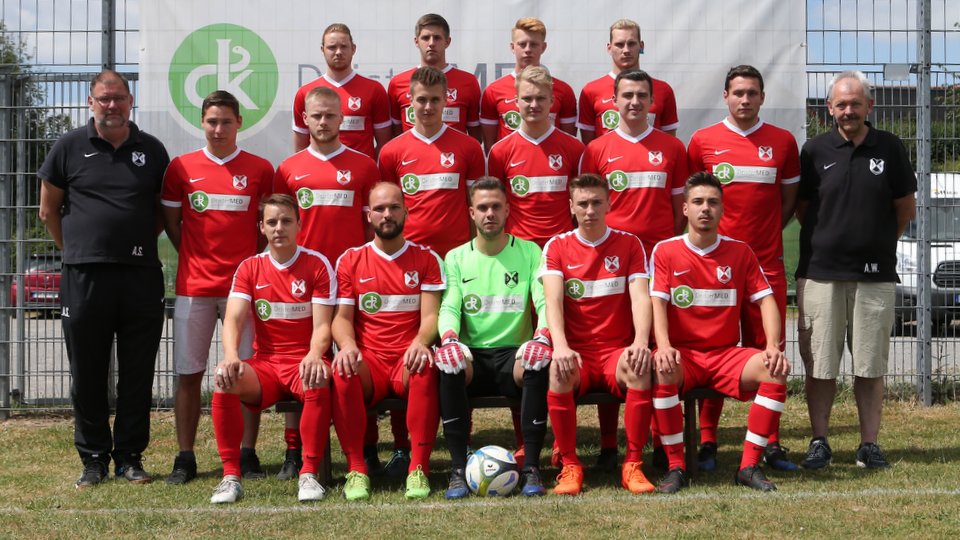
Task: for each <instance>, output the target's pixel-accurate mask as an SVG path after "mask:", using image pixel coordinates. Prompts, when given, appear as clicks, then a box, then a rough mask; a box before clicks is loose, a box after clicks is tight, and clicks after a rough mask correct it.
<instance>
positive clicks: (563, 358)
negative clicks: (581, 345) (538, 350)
mask: <svg viewBox="0 0 960 540" xmlns="http://www.w3.org/2000/svg"><path fill="white" fill-rule="evenodd" d="M553 362H554V364H555V365H556V369H557V374H558V375H559V376H560V380H562V381H565V380H567V379H569V378H570V377H571V376H572V375H573V373H574V371H575V370H576V369H577V368H579V367H580V366H582V365H583V360H582V359H581V358H580V353H578V352H577V351H574V350H572V349H570V348H569V347H563V348H561V347H557V348H554V349H553Z"/></svg>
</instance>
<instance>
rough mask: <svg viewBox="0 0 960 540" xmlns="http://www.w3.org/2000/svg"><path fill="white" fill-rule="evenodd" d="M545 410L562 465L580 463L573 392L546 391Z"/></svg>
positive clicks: (575, 405)
mask: <svg viewBox="0 0 960 540" xmlns="http://www.w3.org/2000/svg"><path fill="white" fill-rule="evenodd" d="M547 411H548V412H549V413H550V424H551V425H552V426H553V440H554V445H555V446H556V447H557V449H558V450H560V455H561V456H562V457H563V464H564V465H580V458H579V457H577V404H576V403H574V401H573V392H564V393H562V394H561V393H559V392H553V391H548V392H547Z"/></svg>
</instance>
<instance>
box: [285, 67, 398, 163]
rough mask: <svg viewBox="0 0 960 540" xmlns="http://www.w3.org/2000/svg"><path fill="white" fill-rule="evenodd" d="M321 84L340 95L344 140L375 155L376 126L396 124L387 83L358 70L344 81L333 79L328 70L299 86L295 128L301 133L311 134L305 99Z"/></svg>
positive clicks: (295, 98) (354, 147)
mask: <svg viewBox="0 0 960 540" xmlns="http://www.w3.org/2000/svg"><path fill="white" fill-rule="evenodd" d="M318 86H323V87H326V88H330V89H332V90H334V91H335V92H336V93H337V95H338V96H340V110H341V112H343V122H341V124H340V141H341V142H342V143H343V144H345V145H347V146H349V147H350V148H353V149H354V150H356V151H357V152H363V153H364V154H366V155H368V156H370V157H373V155H374V153H373V130H375V129H380V128H385V127H390V126H391V125H392V122H391V121H390V102H389V101H388V100H387V91H386V90H384V89H383V85H382V84H380V83H378V82H377V81H374V80H371V79H368V78H366V77H364V76H362V75H360V74H359V73H357V72H356V71H354V72H353V73H351V74H350V75H348V76H347V78H346V79H344V80H342V81H340V82H336V81H334V80H333V79H330V78H329V77H327V75H326V74H324V75H322V76H320V77H318V78H316V79H314V80H313V81H310V82H308V83H307V84H305V85H303V86H301V87H300V89H299V90H297V95H296V96H295V97H294V98H293V130H294V131H296V132H297V133H302V134H304V135H309V134H310V130H308V129H307V125H306V124H305V123H304V121H303V111H304V100H306V98H307V94H309V93H310V91H311V90H313V89H314V88H316V87H318Z"/></svg>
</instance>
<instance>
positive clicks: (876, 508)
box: [0, 396, 960, 539]
mask: <svg viewBox="0 0 960 540" xmlns="http://www.w3.org/2000/svg"><path fill="white" fill-rule="evenodd" d="M745 414H746V406H745V405H740V404H732V403H729V402H728V406H727V409H726V410H725V411H724V417H723V419H722V422H721V430H720V438H721V450H720V464H721V466H720V469H719V470H718V471H717V472H714V473H710V474H703V475H700V476H699V477H698V478H696V479H695V480H694V483H693V484H692V485H691V487H689V488H688V489H686V490H684V491H682V492H681V493H680V494H679V495H674V496H658V495H649V496H632V495H630V494H629V493H626V492H625V491H624V490H622V489H620V488H619V485H618V484H619V482H618V480H619V479H618V478H616V477H612V476H609V475H606V474H602V473H595V472H588V475H587V479H586V490H585V492H584V494H583V495H581V496H579V497H573V498H561V497H557V496H553V495H548V496H546V497H543V498H540V499H536V500H525V499H522V498H520V497H511V498H507V499H479V498H470V499H467V500H466V501H459V502H448V501H445V500H443V497H442V491H443V489H444V487H445V484H446V473H447V469H448V467H449V461H448V459H447V454H446V451H445V449H444V447H443V444H442V439H441V440H440V441H439V442H438V450H437V451H436V452H435V454H434V457H435V459H434V460H433V461H432V464H433V468H434V470H433V473H432V475H431V484H432V486H433V489H434V493H433V494H432V495H431V496H430V498H429V499H428V500H427V501H423V502H408V501H406V500H404V498H403V494H402V491H401V482H399V481H395V482H391V481H387V480H384V479H381V478H374V494H373V498H372V500H371V501H370V502H367V503H359V504H358V503H349V504H348V503H346V502H344V500H343V499H342V497H341V493H340V487H339V485H338V484H336V482H341V481H342V475H343V472H344V471H343V459H342V456H341V454H340V453H339V450H338V449H337V447H336V446H335V447H334V476H335V477H336V479H335V485H334V486H333V489H331V490H330V492H329V495H328V498H327V499H326V500H325V501H323V502H320V503H318V504H315V505H309V506H304V505H300V504H298V503H297V502H296V484H295V482H279V481H277V480H275V479H273V478H272V477H271V478H269V479H267V480H261V481H256V482H245V484H244V486H245V489H246V498H245V499H244V500H243V501H241V502H240V503H238V504H236V505H233V506H230V507H228V508H219V507H213V506H211V505H210V504H209V503H208V502H207V500H208V497H209V496H210V493H211V492H212V490H213V487H214V486H215V485H216V483H217V481H218V480H219V476H220V468H219V460H218V459H217V457H216V448H215V445H214V441H213V434H212V432H211V427H210V421H209V416H204V418H203V419H202V420H201V433H200V436H199V441H200V442H199V445H198V448H197V454H198V460H199V465H200V469H201V475H202V476H201V478H199V479H198V480H195V481H193V482H191V483H190V484H187V485H186V486H182V487H172V486H167V485H166V484H164V483H163V482H162V481H158V482H155V483H153V484H151V485H148V486H135V485H129V484H127V483H126V482H122V481H117V480H112V481H110V482H107V483H106V484H105V485H102V486H100V487H97V488H95V489H88V490H85V491H82V492H79V491H77V490H75V489H74V487H73V482H74V480H75V479H76V477H77V475H78V474H79V470H80V466H79V462H78V460H77V457H76V453H75V451H74V449H73V445H72V422H71V421H70V420H69V419H63V418H38V417H32V416H24V417H15V418H14V419H12V420H10V421H7V422H4V423H0V463H2V464H3V466H2V467H0V523H2V525H0V537H4V538H14V537H15V538H93V537H97V538H112V537H118V538H177V539H183V538H195V537H201V536H203V537H208V538H209V537H225V536H230V537H238V538H278V537H308V536H309V537H311V538H317V537H340V538H347V537H351V538H363V539H366V538H411V537H425V538H464V537H486V538H491V537H497V538H499V537H503V538H561V537H562V538H627V537H629V538H637V537H672V538H694V537H710V538H727V537H773V538H776V537H786V536H787V535H790V536H800V537H826V538H834V537H841V536H843V537H865V538H869V537H879V538H886V537H902V538H905V537H911V538H946V537H955V536H956V534H957V531H960V490H958V486H960V467H958V466H957V464H958V461H960V430H958V429H957V419H958V418H960V404H957V403H952V404H949V405H946V406H939V407H932V408H922V407H919V406H916V405H914V404H912V403H909V402H887V404H886V409H885V416H884V430H883V434H882V441H881V442H882V443H883V445H884V448H885V450H886V452H887V455H888V458H889V459H890V461H891V462H892V463H893V468H891V469H890V470H887V471H878V472H875V471H864V470H860V469H858V468H857V467H856V466H855V465H854V463H853V461H854V450H855V447H856V444H857V442H858V435H857V429H856V411H855V408H854V407H853V404H852V398H851V397H849V396H846V397H841V400H840V402H839V403H838V406H837V409H836V411H835V418H834V423H833V428H832V434H833V436H832V438H831V445H832V446H833V449H834V464H833V465H832V466H830V467H828V468H827V469H825V470H822V471H818V472H809V471H800V472H797V473H777V472H771V473H770V474H769V476H770V477H771V478H772V479H773V480H775V481H776V482H777V483H778V486H779V488H780V490H779V491H778V492H777V493H773V494H759V493H755V492H752V491H750V490H747V489H746V488H741V487H736V486H733V485H732V484H731V479H732V476H733V473H734V470H735V466H736V464H737V462H738V460H739V448H740V444H741V441H742V437H743V426H744V424H745ZM580 417H581V436H580V443H581V451H582V453H583V454H584V457H585V462H587V463H592V461H593V459H594V455H595V453H596V451H597V449H596V447H595V446H594V445H593V443H594V441H595V440H596V439H597V430H596V417H595V414H594V410H593V409H592V408H583V409H581V411H580ZM388 424H389V422H381V439H383V440H386V438H387V437H388V432H389V425H388ZM509 424H510V421H509V417H508V416H507V413H506V411H496V410H494V411H489V410H484V411H478V412H477V414H476V418H475V426H476V428H475V429H476V433H475V435H474V441H475V444H490V443H495V444H501V445H504V446H507V447H510V446H512V430H508V429H506V428H507V427H508V426H509ZM281 430H282V422H281V417H280V416H279V415H276V414H268V415H265V416H264V422H263V433H262V434H261V446H260V452H259V453H260V456H261V459H262V460H263V462H264V464H265V466H266V467H267V468H268V471H269V472H271V473H273V472H276V470H277V469H278V468H279V462H280V461H281V456H282V445H281ZM782 433H783V442H784V444H785V445H786V446H787V447H790V448H792V449H793V450H794V452H793V453H792V454H791V455H792V456H793V458H794V459H795V460H799V458H800V455H801V454H802V453H803V450H805V448H806V443H807V438H808V434H809V427H808V424H807V420H806V412H805V405H804V403H803V402H802V400H799V399H797V398H790V400H789V402H788V412H787V414H786V416H785V418H784V423H783V429H782ZM153 437H154V442H153V443H152V445H151V447H150V449H149V451H148V453H147V461H146V468H147V470H149V471H151V472H153V473H154V474H156V475H157V476H158V477H162V475H164V474H166V473H167V472H168V471H169V467H170V464H171V461H172V457H173V455H174V451H175V443H174V436H173V415H172V413H158V414H156V415H155V416H154V423H153ZM548 438H549V437H548ZM334 444H335V443H334ZM548 444H549V442H548ZM621 444H622V440H621ZM381 449H382V451H381V458H383V459H386V457H387V452H388V451H387V448H386V445H383V444H382V445H381ZM621 451H622V449H621ZM544 472H545V477H551V476H552V475H555V474H556V470H553V469H545V471H544ZM648 475H650V476H651V477H655V476H657V474H656V472H655V471H653V470H648ZM551 480H552V479H551ZM551 484H552V482H551Z"/></svg>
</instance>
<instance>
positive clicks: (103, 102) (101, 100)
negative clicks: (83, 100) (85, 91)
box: [90, 95, 130, 107]
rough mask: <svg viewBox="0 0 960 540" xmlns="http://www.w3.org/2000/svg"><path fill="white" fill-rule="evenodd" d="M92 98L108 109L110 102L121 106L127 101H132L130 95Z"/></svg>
mask: <svg viewBox="0 0 960 540" xmlns="http://www.w3.org/2000/svg"><path fill="white" fill-rule="evenodd" d="M90 97H91V98H93V100H94V101H96V102H97V103H99V104H100V106H101V107H106V106H107V105H110V102H115V103H117V104H118V105H119V104H122V103H126V101H127V100H128V99H130V96H129V95H126V96H90Z"/></svg>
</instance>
